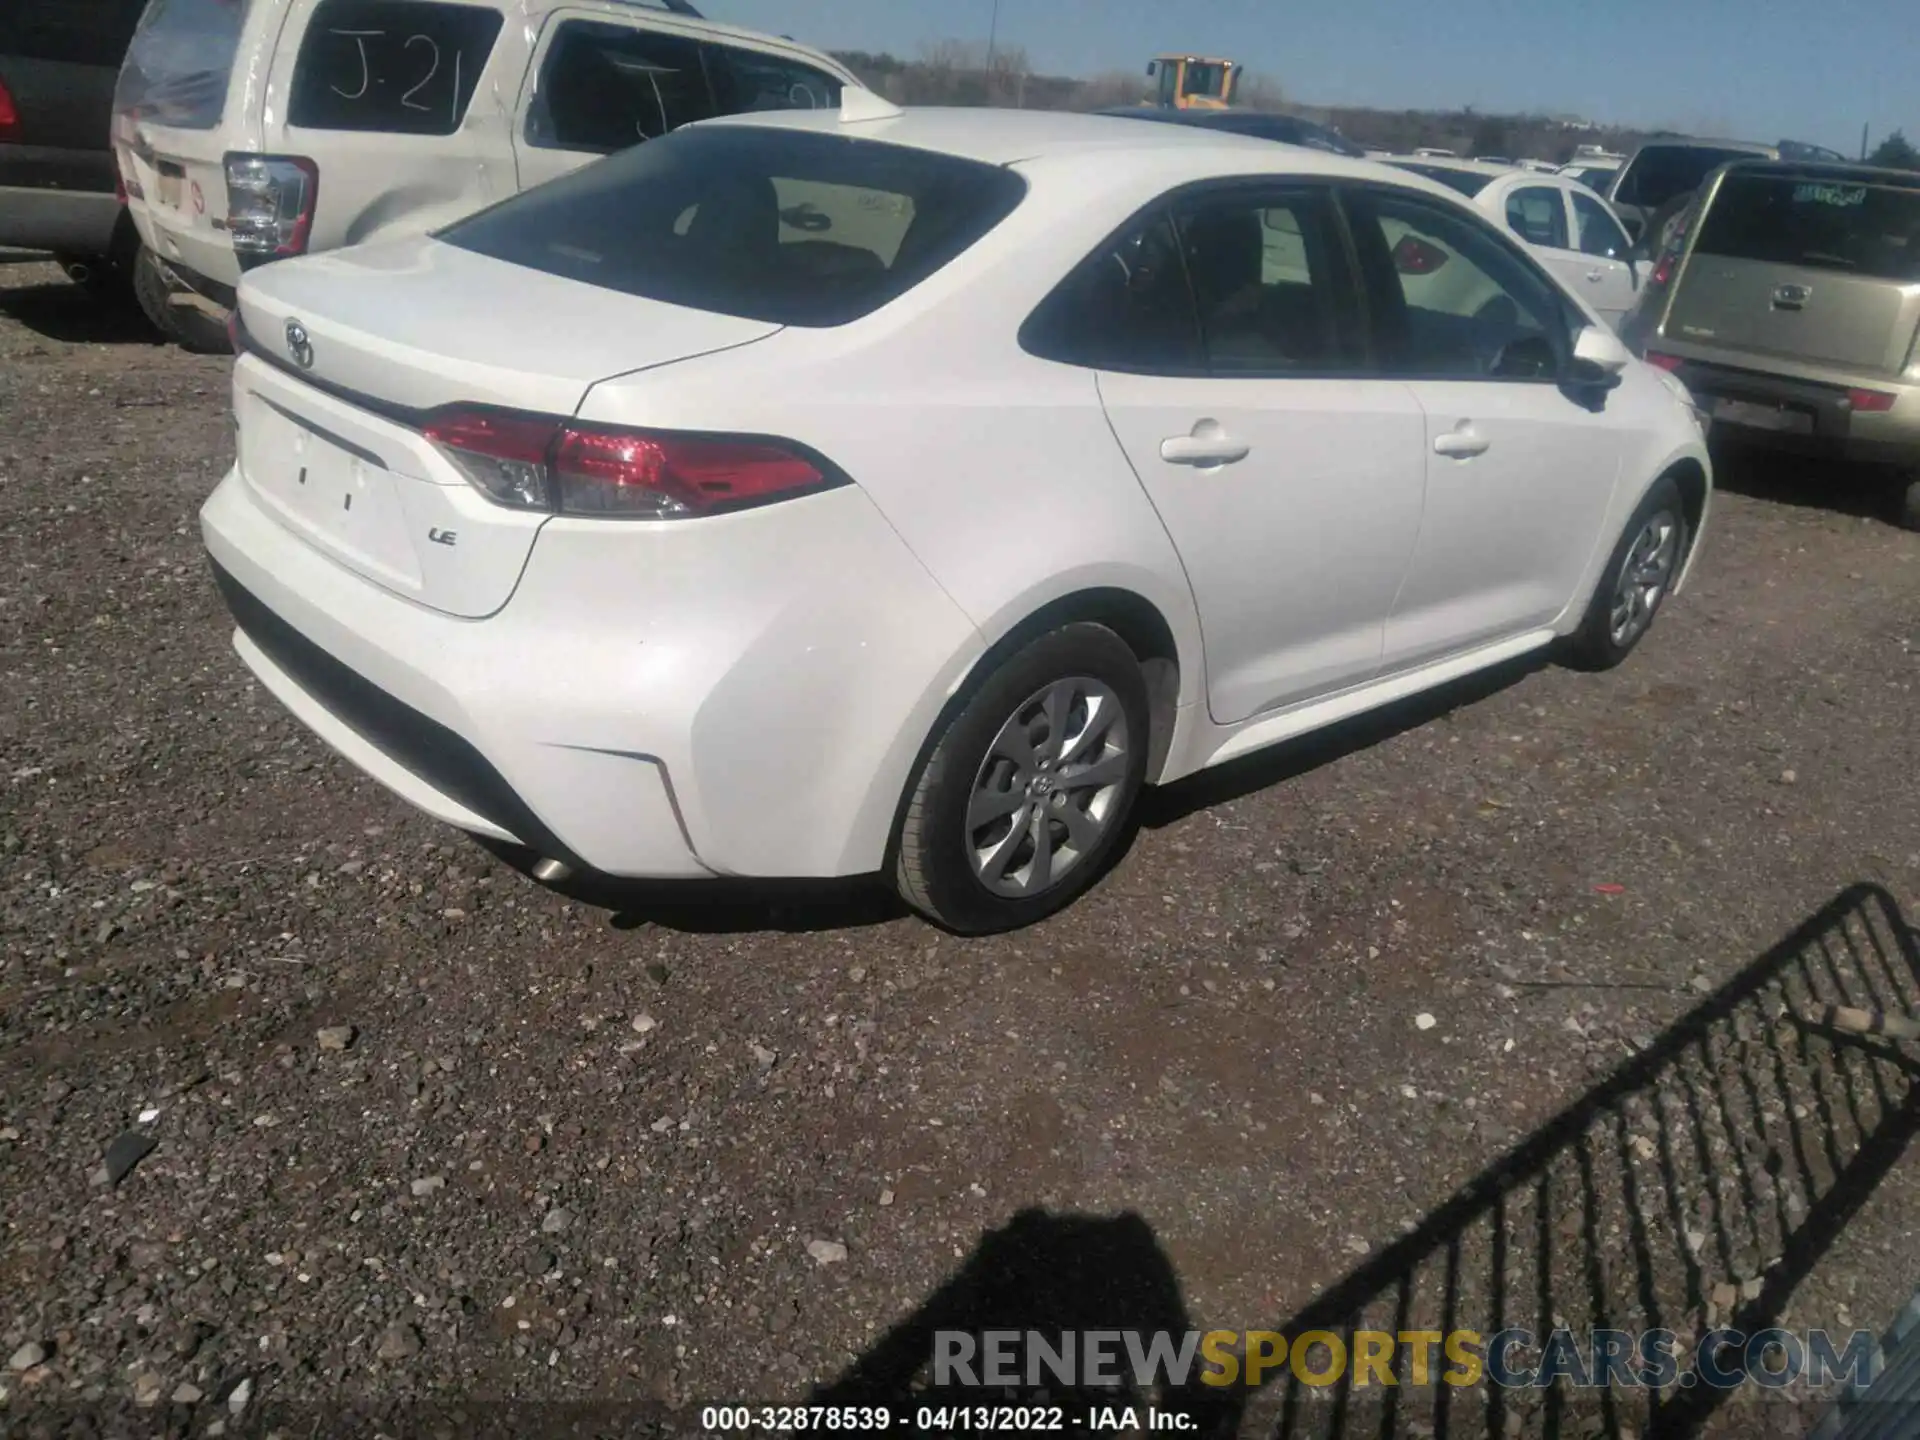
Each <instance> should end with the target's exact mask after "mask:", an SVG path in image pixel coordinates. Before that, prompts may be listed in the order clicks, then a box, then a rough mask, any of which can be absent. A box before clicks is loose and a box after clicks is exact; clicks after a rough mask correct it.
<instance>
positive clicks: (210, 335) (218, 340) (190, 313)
mask: <svg viewBox="0 0 1920 1440" xmlns="http://www.w3.org/2000/svg"><path fill="white" fill-rule="evenodd" d="M132 269H133V298H134V299H135V301H137V302H138V304H139V306H140V313H141V314H143V315H145V316H146V317H147V323H148V324H150V325H152V326H153V328H154V329H156V330H158V331H159V332H160V333H161V334H162V335H164V336H166V337H167V339H169V340H171V341H172V342H173V343H174V344H176V345H178V346H179V347H180V348H181V349H182V350H186V351H190V352H191V353H193V354H195V355H227V354H231V353H232V350H233V347H232V345H230V344H229V343H228V341H227V331H226V327H225V326H223V325H220V324H217V323H215V322H214V321H213V320H211V319H209V318H208V317H207V316H205V315H202V314H200V313H199V312H198V311H195V310H190V309H187V308H185V307H183V306H179V305H175V304H174V303H173V301H172V295H173V286H172V284H171V283H170V282H169V281H168V279H167V277H166V275H165V274H164V273H163V272H162V271H161V269H160V266H159V263H158V262H157V261H155V259H154V258H153V252H152V251H150V250H148V249H147V248H146V247H145V246H142V247H141V249H140V252H139V254H137V255H136V256H135V257H134V259H133V262H132Z"/></svg>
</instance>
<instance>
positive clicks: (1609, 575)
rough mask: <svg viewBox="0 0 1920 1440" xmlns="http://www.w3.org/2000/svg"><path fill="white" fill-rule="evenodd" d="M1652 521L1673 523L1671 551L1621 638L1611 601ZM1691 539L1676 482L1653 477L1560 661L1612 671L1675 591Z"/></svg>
mask: <svg viewBox="0 0 1920 1440" xmlns="http://www.w3.org/2000/svg"><path fill="white" fill-rule="evenodd" d="M1656 522H1664V523H1667V524H1669V525H1670V526H1671V536H1672V539H1671V547H1672V554H1671V558H1670V560H1669V562H1668V565H1667V569H1666V575H1665V578H1664V581H1663V582H1662V583H1661V585H1660V588H1659V590H1658V592H1657V593H1656V594H1654V596H1653V597H1652V600H1651V603H1649V604H1646V605H1645V607H1644V618H1643V619H1641V620H1640V622H1639V623H1638V625H1637V627H1636V628H1632V629H1630V631H1629V632H1628V633H1627V634H1625V636H1624V637H1622V636H1620V635H1619V634H1618V633H1617V631H1616V626H1615V624H1614V603H1615V600H1616V598H1617V597H1618V595H1619V592H1620V579H1621V574H1622V572H1623V571H1625V570H1626V568H1627V563H1628V560H1629V558H1630V557H1631V556H1633V553H1634V549H1635V546H1636V545H1637V544H1638V543H1639V542H1640V540H1641V537H1642V536H1643V535H1645V534H1647V532H1648V530H1649V528H1650V527H1653V526H1654V525H1655V524H1656ZM1690 538H1691V537H1690V536H1689V535H1688V533H1687V510H1686V506H1685V505H1683V504H1682V503H1681V500H1680V487H1679V486H1677V485H1675V484H1674V483H1673V481H1672V479H1671V478H1669V477H1667V476H1664V475H1663V476H1662V477H1661V478H1660V479H1658V480H1656V481H1654V483H1653V485H1652V487H1651V488H1650V489H1649V490H1648V491H1647V493H1646V496H1645V498H1643V499H1642V500H1641V501H1640V504H1639V506H1638V507H1637V508H1636V509H1635V510H1634V512H1633V518H1632V519H1631V520H1629V521H1627V524H1626V528H1625V529H1624V530H1622V531H1621V533H1620V538H1619V540H1618V541H1617V542H1615V544H1614V547H1613V554H1612V555H1611V556H1609V557H1608V560H1607V567H1606V569H1604V570H1602V571H1601V572H1600V580H1599V583H1598V584H1596V585H1595V586H1594V587H1593V599H1592V601H1591V602H1589V603H1588V605H1587V613H1586V617H1585V618H1584V619H1583V620H1582V621H1581V622H1580V628H1579V629H1578V630H1576V631H1574V632H1573V634H1571V635H1569V636H1568V637H1567V638H1566V641H1565V642H1564V645H1563V648H1562V656H1561V658H1562V660H1563V661H1564V662H1565V663H1566V664H1567V665H1569V666H1571V667H1572V668H1573V669H1576V670H1611V669H1612V668H1613V667H1614V666H1616V665H1618V664H1619V663H1620V662H1621V661H1622V660H1625V659H1626V658H1627V656H1629V655H1631V654H1632V653H1633V648H1634V646H1636V645H1638V644H1639V643H1640V642H1641V640H1643V639H1644V638H1645V637H1646V633H1647V631H1649V630H1651V629H1652V628H1653V622H1654V620H1655V619H1657V618H1658V616H1659V613H1660V607H1661V606H1662V605H1664V604H1665V603H1666V599H1667V596H1668V595H1670V594H1672V593H1673V583H1674V581H1675V580H1677V579H1679V577H1680V571H1681V570H1682V568H1683V567H1684V566H1685V565H1686V563H1687V547H1688V544H1689V543H1690Z"/></svg>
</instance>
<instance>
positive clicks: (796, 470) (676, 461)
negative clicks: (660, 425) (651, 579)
mask: <svg viewBox="0 0 1920 1440" xmlns="http://www.w3.org/2000/svg"><path fill="white" fill-rule="evenodd" d="M553 473H554V479H555V480H556V481H557V482H558V489H559V492H560V508H561V510H562V511H564V512H566V513H567V514H571V515H634V514H660V515H669V514H688V515H698V514H703V513H705V512H707V511H711V510H717V509H723V508H725V509H733V508H737V507H739V506H743V505H753V504H758V503H759V502H761V501H763V500H770V499H775V498H777V497H779V496H782V495H786V494H790V493H792V492H793V491H796V490H812V489H815V488H817V487H819V486H820V485H822V484H824V483H826V478H827V477H826V476H825V475H823V474H821V473H820V471H819V470H818V469H817V468H816V467H815V466H814V465H813V463H812V462H811V461H809V460H806V459H804V458H802V457H801V456H799V455H795V454H794V453H793V452H791V451H789V450H785V449H782V448H781V447H780V446H778V445H769V444H765V443H763V442H760V441H743V440H709V439H707V438H705V437H703V436H692V435H659V434H652V435H649V434H640V433H636V432H634V431H625V430H568V431H566V432H564V433H563V434H562V436H561V438H560V447H559V449H558V450H557V451H556V452H555V453H554V457H553Z"/></svg>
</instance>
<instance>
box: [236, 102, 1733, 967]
mask: <svg viewBox="0 0 1920 1440" xmlns="http://www.w3.org/2000/svg"><path fill="white" fill-rule="evenodd" d="M237 329H238V330H239V332H240V333H239V336H238V345H239V349H240V352H241V353H240V356H239V359H238V361H237V362H236V364H235V366H234V373H233V397H234V409H235V417H236V421H237V426H238V438H237V450H238V460H237V463H236V465H235V467H234V469H233V470H232V471H231V472H230V473H229V474H228V476H227V477H226V479H225V480H224V481H223V482H222V483H221V484H220V486H219V487H218V488H217V489H216V490H215V492H214V494H213V495H212V497H211V498H210V499H209V500H208V502H207V504H206V506H205V508H204V510H203V512H202V517H201V518H202V526H203V533H204V536H205V541H206V545H207V548H208V550H209V552H210V553H211V556H212V559H213V562H214V565H215V568H216V576H217V578H218V580H219V583H220V586H221V588H222V590H223V592H224V593H225V595H226V597H227V599H228V602H229V604H230V606H231V608H232V610H233V612H234V615H235V617H236V619H237V621H238V631H237V633H236V639H235V644H236V647H237V648H238V650H239V652H240V654H241V656H242V657H243V659H244V660H245V662H246V663H247V664H248V665H249V666H250V667H251V668H252V670H253V672H254V674H255V675H256V676H257V677H258V678H259V679H260V681H261V683H262V684H263V685H265V686H266V688H267V689H268V690H270V691H271V692H272V693H273V694H274V695H276V696H277V697H278V698H279V699H280V700H281V702H282V703H284V704H285V705H286V706H287V708H288V709H289V710H291V711H292V712H293V713H294V714H295V715H296V716H297V717H298V718H299V719H301V720H302V721H304V722H305V723H306V724H307V725H308V726H310V727H311V728H312V729H313V730H315V731H316V732H317V733H318V734H319V735H320V736H321V737H323V738H324V739H325V740H327V741H328V742H329V743H330V744H332V745H333V746H334V747H335V748H336V749H338V750H339V751H340V752H341V753H342V754H343V755H345V756H346V757H347V758H348V759H350V760H352V761H353V762H354V763H356V764H358V765H359V766H361V767H362V768H363V769H364V770H366V771H367V772H368V773H369V774H371V775H373V776H374V777H375V778H377V779H379V780H381V781H382V782H384V783H385V784H386V785H388V786H390V787H391V788H392V789H394V790H395V791H397V792H398V793H399V794H400V795H401V796H403V797H405V798H406V799H408V800H409V801H411V802H412V803H413V804H415V805H417V806H418V807H420V808H421V809H422V810H425V811H426V812H428V813H429V814H432V815H435V816H438V817H439V818H441V819H443V820H445V821H447V822H449V823H451V824H453V825H456V826H460V827H462V828H464V829H466V830H470V831H475V832H478V833H480V834H482V835H488V836H492V837H495V838H497V839H501V840H507V841H512V842H516V843H518V844H521V845H524V846H527V847H530V848H531V849H532V850H533V851H534V852H535V853H536V854H537V855H539V856H542V857H544V863H543V864H541V865H539V866H536V867H535V873H536V874H537V875H540V876H542V877H543V878H554V877H556V876H558V875H561V874H564V873H565V872H566V871H567V870H569V869H571V870H581V869H592V870H596V871H601V872H607V873H611V874H615V875H622V876H650V877H679V878H687V877H704V876H793V877H806V876H815V877H825V876H839V875H858V874H865V873H872V872H883V873H885V874H886V875H888V876H889V878H890V879H891V880H892V881H893V883H894V884H895V885H896V886H897V888H898V890H899V892H900V894H901V895H902V896H904V897H905V898H906V900H907V901H908V902H909V903H911V904H912V905H913V906H915V907H916V908H918V909H919V910H921V911H922V912H924V913H925V914H927V915H929V916H931V917H933V918H935V919H936V920H938V921H940V922H941V923H943V924H945V925H947V926H949V927H951V928H953V929H955V930H958V931H968V932H975V931H987V930H995V929H1003V928H1007V927H1011V926H1016V925H1021V924H1025V923H1027V922H1030V921H1033V920H1037V919H1039V918H1040V917H1042V916H1044V915H1047V914H1049V913H1051V912H1052V911H1054V910H1056V909H1058V908H1059V907H1061V906H1062V905H1065V904H1066V903H1067V902H1068V901H1069V900H1071V899H1072V898H1073V897H1074V896H1075V895H1076V894H1077V893H1079V892H1080V891H1081V890H1082V889H1084V888H1085V887H1086V886H1087V885H1089V884H1091V883H1092V882H1093V880H1094V879H1095V878H1096V877H1097V876H1098V874H1099V873H1100V870H1101V868H1102V866H1103V865H1104V864H1105V862H1106V861H1107V860H1108V859H1109V858H1110V857H1111V856H1112V855H1113V854H1114V853H1115V850H1116V848H1117V847H1118V846H1119V845H1120V844H1121V843H1122V842H1123V839H1124V837H1125V835H1126V833H1127V823H1128V816H1129V813H1130V811H1131V810H1132V808H1133V804H1134V801H1135V799H1136V798H1137V796H1138V794H1139V792H1140V789H1141V787H1142V785H1144V784H1150V783H1162V782H1166V781H1170V780H1176V779H1178V778H1180V777H1181V776H1183V775H1189V774H1192V773H1193V772H1195V771H1197V770H1201V769H1204V768H1206V767H1208V766H1211V765H1217V764H1220V763H1222V762H1224V761H1227V760H1231V759H1233V758H1234V757H1236V756H1241V755H1245V754H1248V753H1249V752H1251V751H1254V750H1258V749H1260V748H1262V747H1264V746H1268V745H1272V744H1275V743H1277V742H1279V741H1282V740H1286V739H1288V738H1290V737H1292V736H1297V735H1300V734H1303V733H1305V732H1307V731H1311V730H1316V729H1318V728H1320V727H1322V726H1326V725H1329V724H1332V723H1334V722H1336V721H1339V720H1341V719H1343V718H1345V717H1348V716H1352V715H1355V714H1358V713H1360V712H1362V711H1366V710H1370V709H1372V708H1374V707H1376V706H1379V705H1383V704H1386V703H1388V702H1391V701H1393V700H1396V699H1400V698H1402V697H1405V696H1408V695H1412V694H1414V693H1416V692H1419V691H1422V690H1426V689H1428V688H1430V687H1432V686H1436V685H1440V684H1443V683H1445V682H1446V681H1449V680H1451V679H1454V678H1456V677H1459V676H1462V675H1466V674H1468V673H1471V672H1473V671H1477V670H1481V669H1483V668H1485V667H1488V666H1491V665H1495V664H1498V663H1501V662H1503V661H1507V660H1510V659H1513V658H1515V657H1517V656H1522V655H1526V654H1530V653H1535V652H1542V651H1545V650H1547V649H1548V648H1549V647H1555V646H1557V647H1560V648H1561V650H1562V653H1563V654H1564V655H1565V656H1566V658H1568V659H1569V660H1570V661H1572V662H1573V663H1577V664H1580V665H1583V666H1586V667H1590V668H1604V667H1606V666H1610V665H1613V664H1617V663H1618V662H1619V661H1620V660H1622V659H1623V658H1625V656H1626V655H1627V653H1628V652H1629V651H1631V650H1632V649H1633V647H1634V646H1635V645H1636V644H1637V643H1638V642H1639V641H1640V639H1641V637H1642V636H1643V635H1644V634H1645V633H1646V632H1647V629H1648V627H1649V625H1650V624H1651V623H1652V621H1653V618H1654V615H1655V614H1656V612H1657V611H1658V609H1659V608H1660V606H1661V604H1662V603H1663V602H1664V601H1665V600H1666V598H1667V597H1668V596H1669V595H1670V594H1671V593H1673V592H1674V591H1675V590H1676V589H1678V587H1679V586H1680V584H1681V583H1682V581H1683V579H1684V576H1685V573H1686V569H1687V566H1688V564H1689V561H1690V558H1691V556H1692V554H1693V553H1694V541H1695V538H1696V537H1697V536H1698V534H1699V532H1700V529H1701V525H1702V523H1703V520H1704V517H1705V514H1706V511H1707V507H1708V497H1709V490H1710V486H1711V480H1710V471H1709V468H1708V460H1707V452H1706V449H1705V446H1704V444H1703V441H1702V431H1701V427H1700V424H1699V421H1698V417H1697V415H1696V414H1695V413H1694V411H1693V410H1692V408H1691V406H1690V404H1689V403H1688V401H1687V398H1686V395H1685V391H1684V390H1683V389H1682V388H1681V387H1680V386H1679V384H1678V382H1676V381H1675V380H1673V378H1672V377H1671V376H1668V375H1666V374H1665V373H1664V372H1663V371H1660V370H1658V369H1656V368H1654V367H1652V366H1649V365H1646V364H1643V363H1641V362H1639V361H1636V360H1634V359H1632V358H1631V357H1630V356H1629V355H1628V353H1627V352H1626V350H1625V349H1624V348H1623V347H1622V346H1621V344H1620V343H1619V341H1618V340H1617V339H1616V338H1615V337H1614V336H1613V335H1612V334H1611V333H1610V332H1608V331H1607V330H1605V329H1604V328H1602V327H1598V326H1596V325H1594V324H1593V323H1592V322H1591V320H1590V318H1589V317H1588V315H1587V313H1586V312H1585V311H1584V310H1582V309H1581V308H1579V307H1578V306H1576V305H1575V304H1574V303H1573V302H1572V300H1571V299H1570V298H1569V297H1568V295H1567V294H1566V293H1565V291H1564V290H1563V289H1562V288H1561V287H1560V285H1559V284H1558V283H1557V282H1556V281H1555V280H1554V279H1553V278H1552V277H1551V276H1550V275H1549V273H1548V272H1547V271H1546V270H1544V269H1543V268H1542V267H1541V266H1540V265H1539V264H1538V263H1537V262H1536V260H1535V259H1534V258H1533V256H1532V255H1531V254H1530V253H1529V252H1528V251H1526V250H1525V249H1523V248H1522V247H1521V246H1519V245H1517V244H1515V243H1513V242H1512V241H1511V240H1509V239H1508V238H1507V237H1506V236H1505V235H1504V234H1503V233H1502V232H1500V231H1499V230H1498V229H1496V228H1495V227H1494V226H1492V225H1490V224H1488V223H1486V222H1485V221H1484V220H1483V219H1482V218H1481V217H1480V215H1479V214H1478V213H1476V212H1475V211H1473V210H1472V209H1470V208H1469V207H1467V206H1466V205H1464V204H1462V203H1461V202H1460V201H1459V200H1457V199H1456V198H1455V197H1454V196H1453V195H1451V194H1450V193H1449V192H1447V191H1445V190H1443V189H1441V188H1440V187H1438V186H1435V185H1432V184H1430V183H1428V182H1426V181H1424V180H1421V179H1419V178H1417V177H1414V176H1410V175H1406V174H1403V173H1401V172H1399V171H1395V170H1391V169H1388V168H1386V167H1384V166H1379V165H1373V164H1369V163H1367V162H1365V161H1361V160H1355V159H1348V158H1345V157H1341V156H1335V155H1329V154H1325V153H1321V152H1317V151H1312V150H1308V149H1302V148H1294V147H1290V146H1282V145H1275V144H1273V143H1271V142H1269V141H1264V140H1254V139H1245V138H1241V137H1238V136H1233V135H1225V134H1219V133H1216V132H1211V131H1207V130H1203V129H1198V128H1195V127H1190V126H1185V125H1141V124H1139V123H1137V122H1135V121H1132V120H1129V119H1119V118H1111V117H1100V116H1087V115H1066V114H1057V113H1046V112H1037V111H1021V110H990V109H971V110H917V111H909V112H905V113H903V112H901V111H899V110H896V109H894V108H893V107H891V106H888V105H886V104H885V103H884V102H882V101H879V100H878V99H877V98H876V97H874V96H872V95H870V94H868V93H866V92H862V91H856V90H853V89H849V90H848V91H847V92H846V97H845V99H844V101H843V104H842V108H841V109H840V110H839V111H837V112H813V113H810V114H809V113H803V112H798V111H793V112H787V113H782V114H775V113H767V114H759V115H751V116H739V117H734V118H729V119H723V120H715V121H710V122H707V123H703V124H699V125H693V126H689V127H687V128H686V129H684V130H679V131H676V132H674V133H673V134H672V135H669V136H667V137H665V138H664V139H660V140H655V141H651V142H649V143H648V144H646V145H642V146H638V147H636V148H634V149H631V150H628V151H625V152H623V153H622V154H620V155H617V156H613V157H610V158H609V159H606V160H604V161H601V162H600V163H598V164H595V165H591V166H588V167H586V168H585V169H582V170H579V171H577V172H575V173H574V174H571V175H568V176H565V177H563V178H561V179H558V180H554V181H551V182H549V183H548V184H546V185H544V186H541V187H539V188H537V189H533V190H530V191H528V192H527V193H525V194H523V195H520V196H517V197H515V198H514V199H511V200H508V201H506V202H504V203H503V204H500V205H498V206H495V207H493V208H491V209H488V210H485V211H482V212H480V213H479V214H477V215H473V216H471V217H469V218H467V219H465V220H461V221H456V222H455V223H453V224H452V225H450V226H447V227H446V228H444V229H442V230H439V231H438V232H436V233H435V234H434V235H432V236H415V237H410V238H406V239H402V240H397V241H391V242H383V243H380V244H376V245H369V246H363V247H358V248H352V249H345V250H339V251H334V252H332V253H329V254H324V255H318V256H313V257H309V258H306V259H300V260H290V261H287V262H285V263H282V264H276V265H272V266H267V267H263V268H261V269H259V270H256V271H250V272H249V273H248V274H247V275H246V276H245V278H244V279H243V280H242V281H241V284H240V294H239V313H238V316H237Z"/></svg>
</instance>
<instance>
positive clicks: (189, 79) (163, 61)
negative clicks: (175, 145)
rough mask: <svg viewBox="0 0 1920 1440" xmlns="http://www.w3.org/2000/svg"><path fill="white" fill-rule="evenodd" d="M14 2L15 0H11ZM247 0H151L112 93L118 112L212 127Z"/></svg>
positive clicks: (224, 95) (179, 124)
mask: <svg viewBox="0 0 1920 1440" xmlns="http://www.w3.org/2000/svg"><path fill="white" fill-rule="evenodd" d="M10 3H15V4H17V3H18V0H10ZM250 4H251V0H152V3H150V4H149V5H148V6H147V9H146V13H145V14H144V15H142V16H141V18H140V24H139V27H138V28H137V29H136V30H135V31H134V32H133V42H132V44H131V45H130V46H129V47H128V49H127V58H126V63H125V64H124V65H123V66H122V67H121V69H120V79H119V83H118V84H117V85H116V87H115V89H114V94H113V108H114V111H115V113H116V114H121V115H132V116H137V117H138V118H139V119H141V120H145V121H149V122H151V123H153V124H156V125H168V126H173V127H175V128H177V129H181V130H211V129H213V127H214V126H216V125H218V124H219V123H220V116H221V113H222V112H223V111H224V110H225V109H226V107H227V80H228V78H229V77H230V76H231V74H232V73H233V59H234V55H235V53H236V52H237V51H238V50H239V48H240V30H241V27H242V26H244V25H245V24H246V21H247V12H248V9H249V7H250Z"/></svg>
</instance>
